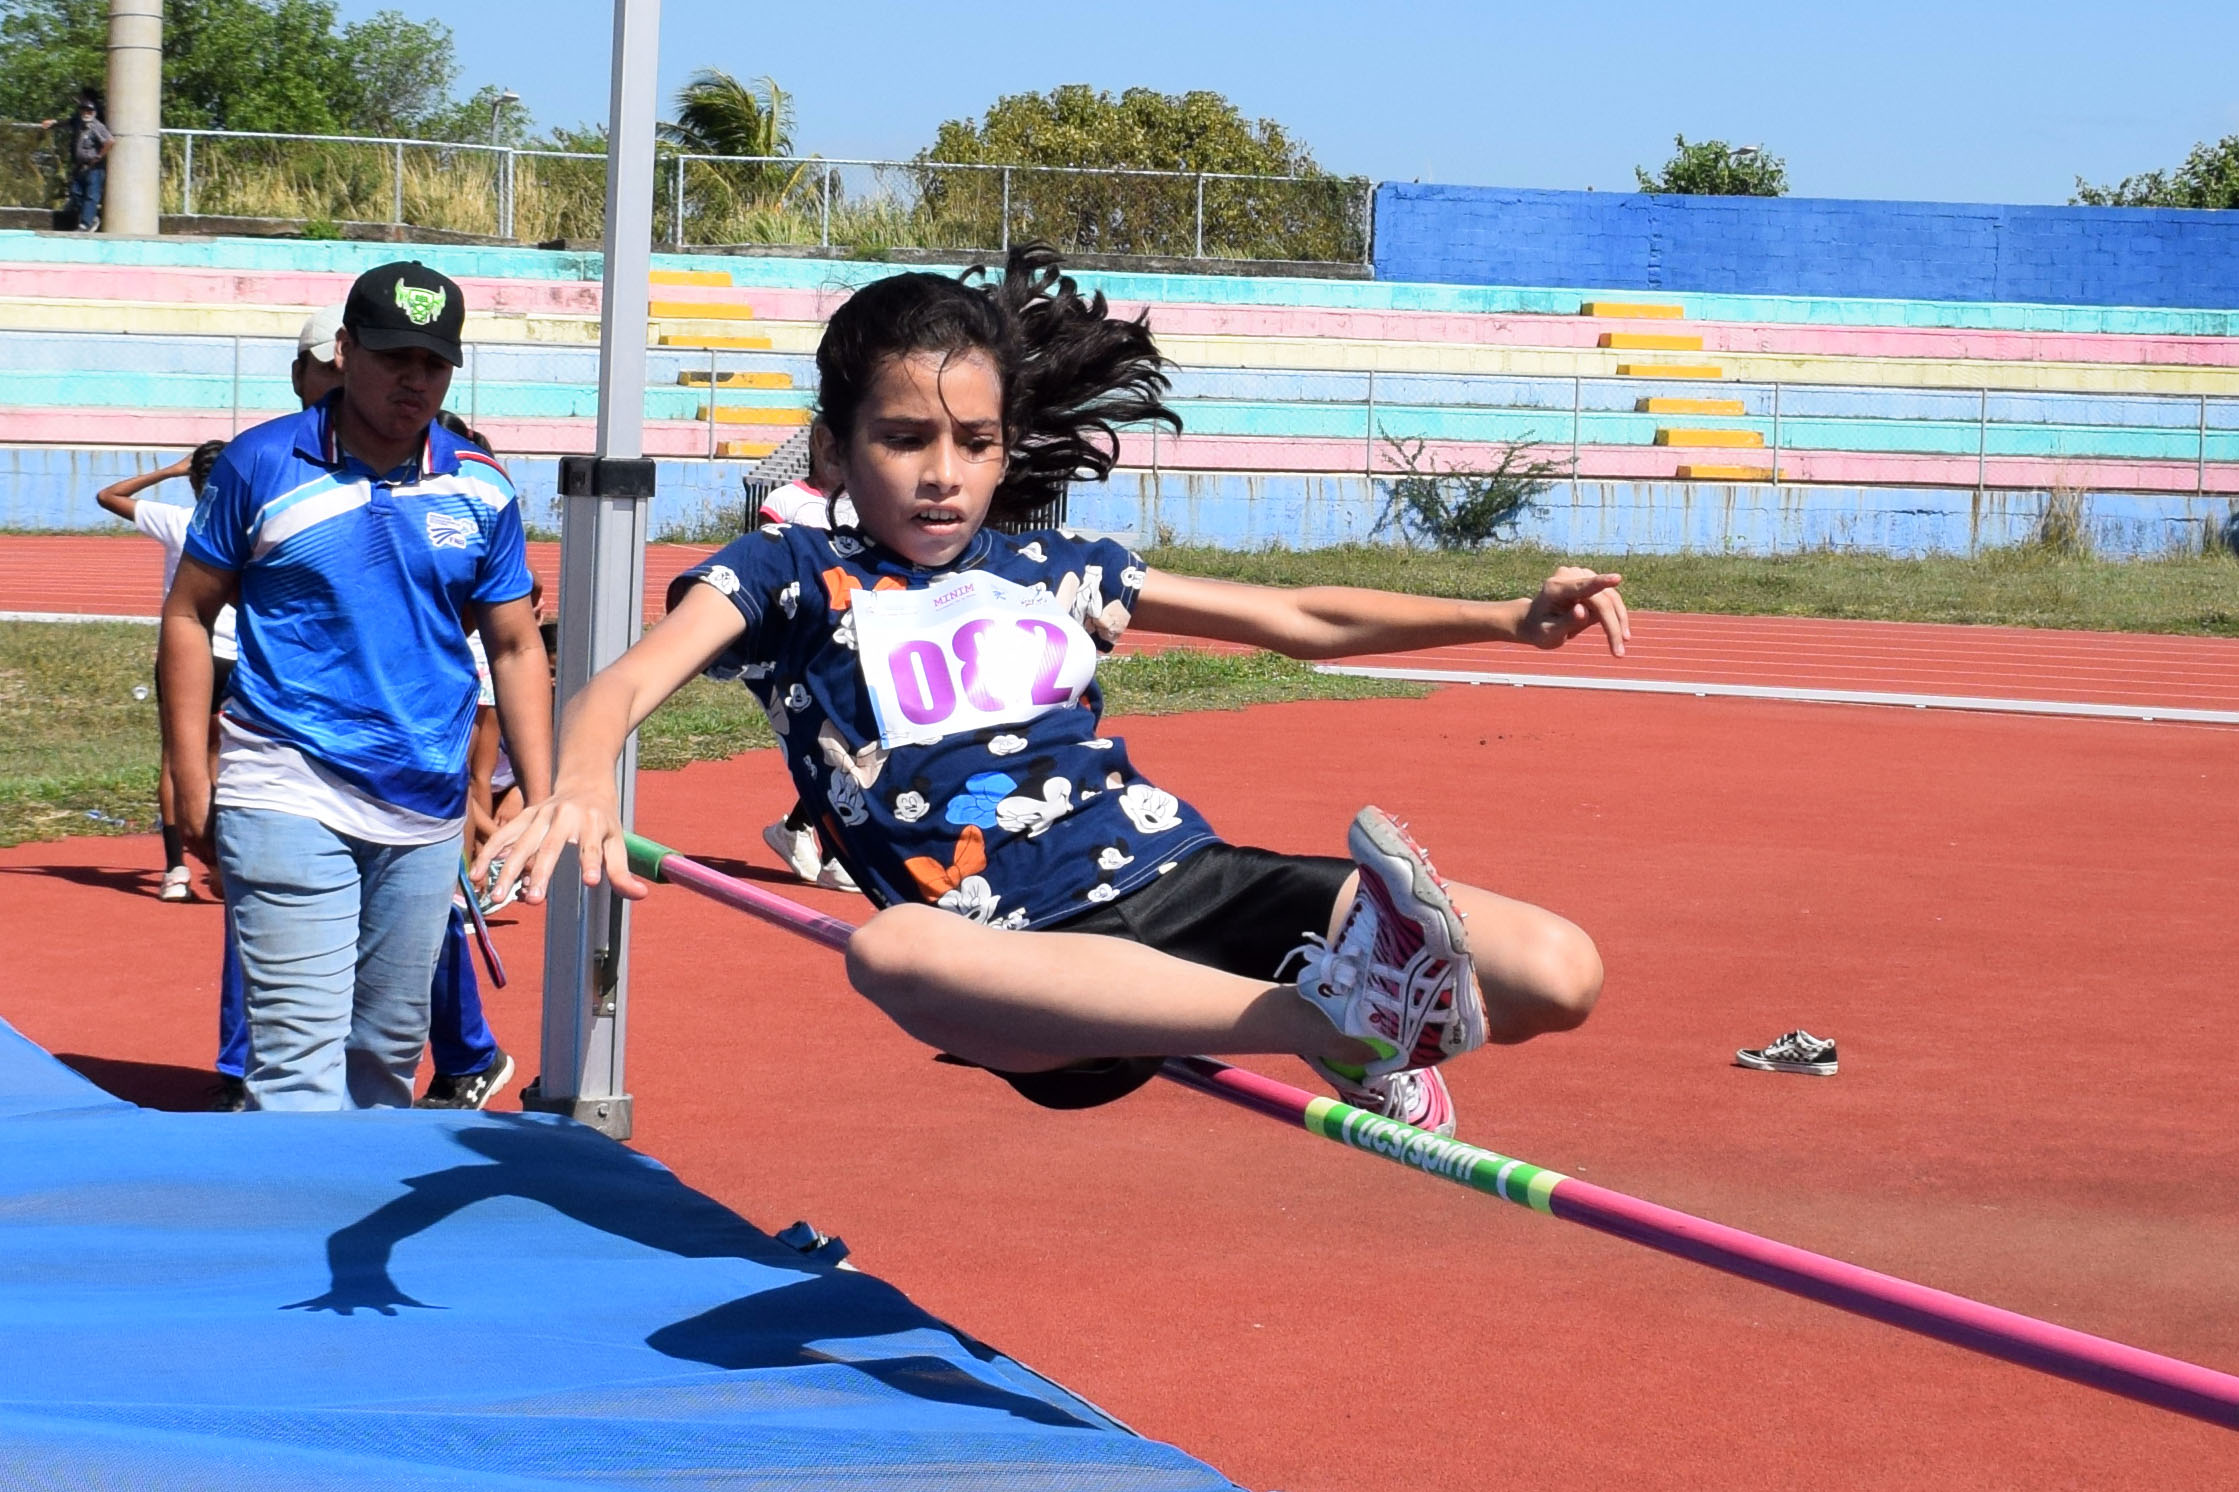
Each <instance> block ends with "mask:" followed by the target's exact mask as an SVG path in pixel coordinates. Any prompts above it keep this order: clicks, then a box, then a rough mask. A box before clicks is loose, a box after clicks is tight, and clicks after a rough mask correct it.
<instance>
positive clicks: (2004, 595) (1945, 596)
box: [1145, 545, 2239, 637]
mask: <svg viewBox="0 0 2239 1492" xmlns="http://www.w3.org/2000/svg"><path fill="white" fill-rule="evenodd" d="M1145 557H1146V558H1147V559H1149V561H1150V562H1151V564H1152V565H1154V566H1156V567H1158V568H1160V569H1163V570H1171V571H1173V572H1175V573H1176V574H1182V575H1208V576H1214V577H1218V578H1221V579H1226V580H1248V581H1256V582H1260V583H1262V584H1267V585H1361V586H1372V587H1375V588H1377V589H1380V590H1395V591H1411V592H1415V593H1417V594H1421V595H1432V596H1456V597H1464V598H1469V599H1476V600H1496V599H1502V598H1506V597H1511V596H1522V595H1529V594H1530V593H1531V592H1533V591H1534V590H1536V589H1538V587H1539V583H1540V581H1541V580H1543V579H1545V578H1546V577H1547V575H1548V573H1549V572H1550V571H1551V570H1553V569H1554V567H1555V566H1556V565H1559V564H1572V565H1594V566H1596V567H1599V568H1602V569H1608V570H1616V571H1620V572H1622V573H1623V575H1624V577H1625V596H1626V599H1627V600H1628V601H1629V602H1630V603H1631V604H1632V605H1633V606H1634V607H1636V608H1638V609H1640V610H1645V611H1707V612H1722V613H1726V614H1729V615H1741V616H1812V617H1854V618H1864V619H1871V620H1876V621H1895V622H1962V623H1976V624H1981V625H1999V626H2010V627H2067V628H2075V629H2079V630H2083V631H2091V632H2170V633H2183V634H2191V635H2196V636H2211V637H2239V560H2235V559H2234V558H2233V556H2231V555H2230V554H2228V553H2217V554H2201V555H2182V556H2172V557H2170V558H2167V559H2157V560H2097V559H2091V558H2088V557H2083V556H2078V555H2073V554H2064V553H2061V552H2060V551H2059V550H2058V549H2056V548H2054V547H2052V546H2049V545H2026V546H2018V547H2015V548H2011V549H1997V550H1991V551H1989V552H1987V553H1985V554H1983V555H1982V556H1980V557H1977V558H1972V559H1970V558H1963V557H1958V556H1950V557H1936V558H1930V559H1917V560H1912V559H1891V558H1888V557H1886V556H1881V555H1870V554H1843V553H1836V552H1833V551H1824V552H1815V553H1807V554H1796V555H1780V556H1768V557H1763V558H1757V557H1750V556H1742V555H1715V554H1631V555H1576V554H1558V553H1556V552H1555V551H1553V550H1548V549H1541V548H1539V547H1537V546H1533V545H1516V546H1507V547H1502V548H1498V549H1484V550H1479V551H1477V552H1475V553H1470V554H1450V553H1442V552H1439V551H1436V550H1422V549H1400V548H1390V547H1385V546H1381V545H1348V546H1344V547H1341V548H1334V549H1313V550H1286V549H1272V550H1260V551H1254V552H1238V551H1234V550H1222V549H1200V548H1185V547H1179V546H1172V547H1165V548H1158V549H1152V550H1148V551H1146V553H1145Z"/></svg>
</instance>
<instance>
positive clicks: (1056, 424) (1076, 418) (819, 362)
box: [816, 243, 1182, 522]
mask: <svg viewBox="0 0 2239 1492" xmlns="http://www.w3.org/2000/svg"><path fill="white" fill-rule="evenodd" d="M1059 264H1060V260H1059V258H1058V254H1057V251H1056V250H1055V249H1053V248H1051V247H1050V246H1049V245H1047V244H1040V243H1034V244H1023V245H1020V246H1019V247H1017V248H1014V249H1012V250H1011V252H1010V259H1009V262H1008V263H1007V264H1005V266H1004V268H1003V278H1002V279H1001V280H994V279H991V278H990V277H989V276H988V272H987V267H986V266H985V265H974V266H973V267H972V268H971V269H968V270H966V271H965V272H964V274H963V275H962V276H960V277H958V278H956V279H950V278H949V277H948V276H946V275H935V274H924V273H917V274H902V275H893V276H890V277H889V278H887V279H883V280H876V281H873V282H872V283H871V284H869V285H866V286H864V287H863V288H862V289H861V290H858V291H856V292H855V294H854V295H853V296H851V297H850V298H849V299H848V301H847V303H846V304H845V305H843V306H841V307H840V308H839V310H837V311H835V312H833V313H832V319H831V322H830V323H829V324H828V325H827V326H826V327H825V328H824V340H823V341H822V342H820V343H818V344H817V348H816V375H817V396H816V401H817V402H816V414H817V418H818V420H820V421H821V422H822V423H823V424H824V425H825V426H826V427H827V428H829V429H830V430H831V432H832V435H833V437H834V438H835V439H836V440H838V441H839V443H840V444H841V445H842V446H843V447H844V446H845V445H846V444H847V443H848V442H849V440H850V439H852V438H853V436H854V434H855V421H856V416H857V414H858V413H859V412H860V410H861V409H862V405H863V400H864V398H865V397H866V396H867V395H868V394H869V393H870V390H871V382H872V380H873V379H874V378H876V377H877V376H878V370H879V367H880V365H881V364H883V363H885V362H886V361H887V360H888V359H891V358H901V357H908V356H910V355H912V354H913V353H920V352H935V353H940V354H941V355H942V356H944V357H956V356H959V355H961V354H964V353H969V352H984V353H986V354H987V355H988V357H990V358H991V359H993V361H994V363H995V368H996V372H997V373H998V374H999V375H1000V376H1001V378H1002V380H1003V444H1004V452H1005V456H1006V458H1007V463H1008V464H1007V466H1006V468H1005V470H1004V473H1003V481H1002V483H1001V485H1000V486H998V487H997V488H996V489H995V499H994V501H993V503H992V504H990V506H989V509H988V516H989V517H990V518H992V519H997V520H1001V521H1005V522H1016V521H1019V520H1031V519H1033V518H1035V517H1037V516H1039V515H1040V514H1042V513H1043V512H1045V511H1047V510H1048V508H1049V507H1050V505H1051V504H1052V503H1054V502H1056V501H1057V500H1058V499H1059V498H1060V497H1063V496H1064V495H1065V488H1066V485H1067V484H1068V483H1070V482H1074V481H1102V480H1103V479H1104V478H1105V477H1107V476H1109V475H1110V474H1111V470H1112V467H1113V466H1114V465H1116V464H1117V463H1118V461H1119V427H1120V426H1122V425H1133V424H1141V423H1144V422H1147V421H1156V422H1158V423H1160V424H1163V425H1166V426H1168V427H1169V428H1171V429H1173V430H1174V431H1176V432H1177V433H1178V432H1179V431H1180V430H1181V428H1182V417H1181V416H1180V415H1178V414H1176V413H1175V412H1174V411H1173V410H1172V409H1169V408H1168V407H1167V405H1166V401H1165V397H1164V396H1165V393H1166V391H1167V389H1168V388H1169V387H1171V385H1170V383H1169V382H1168V379H1167V377H1166V371H1165V370H1166V366H1167V363H1166V359H1165V358H1164V357H1162V356H1161V355H1160V354H1159V350H1158V347H1157V346H1156V344H1154V343H1153V342H1152V341H1151V331H1150V326H1149V323H1148V320H1147V318H1146V317H1137V318H1136V319H1135V320H1133V321H1125V320H1122V319H1120V318H1119V317H1117V316H1114V315H1112V314H1111V312H1110V311H1109V310H1108V309H1107V307H1106V306H1105V303H1104V293H1103V292H1102V291H1098V292H1097V293H1096V294H1094V295H1093V296H1090V297H1089V298H1088V299H1086V300H1084V299H1082V298H1081V293H1080V288H1079V287H1078V286H1077V285H1075V284H1074V282H1073V280H1072V278H1071V277H1070V276H1067V275H1064V274H1062V273H1060V272H1059Z"/></svg>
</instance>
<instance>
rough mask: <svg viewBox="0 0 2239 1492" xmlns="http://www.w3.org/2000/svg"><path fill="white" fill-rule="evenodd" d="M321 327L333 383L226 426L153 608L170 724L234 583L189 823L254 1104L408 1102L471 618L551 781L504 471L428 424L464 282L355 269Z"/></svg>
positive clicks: (459, 748) (184, 806) (181, 722)
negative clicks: (293, 406)
mask: <svg viewBox="0 0 2239 1492" xmlns="http://www.w3.org/2000/svg"><path fill="white" fill-rule="evenodd" d="M345 306H346V310H345V312H344V315H343V318H342V329H341V330H340V332H338V333H337V334H336V338H335V365H336V367H337V368H338V369H339V370H340V372H341V375H342V384H341V387H340V388H339V389H337V390H336V391H334V392H333V393H330V394H328V395H327V396H326V397H325V398H324V399H322V400H320V401H319V402H318V403H317V404H314V405H313V406H312V407H311V408H309V409H307V410H305V411H303V412H302V413H301V414H297V415H289V416H286V417H284V418H282V419H278V420H272V421H269V422H267V423H265V424H262V425H258V426H256V427H255V428H253V429H251V430H248V431H245V432H243V433H242V434H240V435H238V436H236V437H235V438H234V440H233V442H232V444H231V445H230V446H229V447H228V448H227V450H226V453H225V455H224V456H223V457H222V458H221V459H220V460H219V462H218V466H217V469H216V471H215V472H214V473H213V474H212V476H211V478H210V482H209V484H208V486H207V487H206V488H205V489H204V493H203V499H202V503H201V506H200V507H199V508H198V509H197V510H196V513H195V519H194V524H193V526H192V528H191V530H190V532H189V533H188V536H187V543H186V551H185V558H184V559H183V560H182V561H181V563H180V566H179V576H178V579H177V581H176V582H174V584H173V586H172V590H171V596H170V599H169V601H168V602H167V603H166V605H165V609H164V630H163V655H162V658H163V661H162V667H163V678H164V687H165V690H166V695H167V699H166V704H165V713H164V721H165V730H166V733H167V734H168V735H171V736H173V737H183V736H184V735H185V734H186V733H187V732H188V730H189V728H190V726H191V723H192V721H193V720H194V719H195V718H196V712H197V711H204V712H206V711H207V708H208V694H207V691H208V687H209V670H208V668H207V667H206V666H205V664H204V662H203V661H202V659H203V658H204V657H205V656H206V648H205V647H204V646H203V643H202V641H201V637H202V636H203V635H204V634H205V633H206V630H207V628H208V627H209V625H210V622H211V619H212V618H214V617H215V616H216V614H217V611H218V609H219V608H220V607H221V606H222V605H223V604H224V603H225V602H226V601H228V600H231V599H234V598H236V597H238V601H239V606H240V647H241V659H240V665H239V667H238V668H237V669H236V670H235V673H234V679H233V695H232V698H231V699H230V700H229V701H228V702H227V705H226V710H225V718H224V721H223V723H222V729H223V745H222V746H221V748H220V752H219V766H218V773H217V781H216V785H215V792H214V793H213V791H212V786H211V783H210V781H209V778H208V776H207V775H206V774H205V773H204V772H202V771H201V770H200V767H201V763H199V762H197V763H195V764H194V766H195V770H194V771H193V772H192V777H193V780H191V781H190V780H188V779H189V773H188V771H187V770H186V769H182V770H181V773H180V780H179V784H178V786H179V813H180V818H181V826H182V828H184V829H185V830H186V831H187V835H188V837H189V838H190V839H193V840H207V839H208V838H210V837H211V836H212V835H213V832H214V837H215V841H216V847H217V851H218V859H219V864H220V866H221V867H222V869H223V870H224V873H225V883H226V896H227V903H228V906H229V907H230V908H231V911H232V915H233V928H234V934H235V938H236V942H237V948H238V952H239V955H240V959H241V966H242V974H243V978H244V981H245V984H246V992H247V1002H248V1014H249V1028H250V1052H251V1065H250V1068H249V1073H248V1080H247V1089H248V1101H249V1105H250V1107H252V1108H258V1109H336V1108H346V1107H359V1108H370V1107H385V1106H401V1105H404V1104H409V1103H411V1102H412V1077H413V1072H414V1069H415V1068H416V1067H417V1065H418V1062H419V1057H420V1052H421V1048H422V1047H423V1045H424V1044H425V1043H426V1041H427V1037H428V988H429V983H430V980H431V978H432V977H433V974H434V971H435V967H436V962H437V959H438V956H439V954H440V953H441V950H442V947H443V943H444V934H445V928H446V925H447V923H448V920H449V915H450V908H451V889H452V886H453V885H454V884H455V883H456V881H457V879H458V868H459V851H460V830H461V828H462V826H463V824H464V822H465V817H466V754H467V741H468V737H469V734H470V733H471V730H472V727H473V718H474V700H475V680H474V667H473V661H472V656H471V654H470V652H469V650H468V648H467V645H466V620H465V618H466V614H467V612H468V610H469V608H472V609H473V610H474V612H475V614H476V615H477V617H478V618H479V622H480V626H481V631H482V635H483V639H484V641H485V643H486V644H487V646H488V649H489V655H490V668H491V675H492V679H493V681H494V684H495V689H496V698H497V708H498V712H499V715H500V717H501V718H502V719H503V720H504V723H505V729H506V734H507V736H508V737H509V738H510V739H511V740H512V742H513V745H514V755H515V759H516V761H517V762H518V764H519V767H520V772H521V780H522V782H523V783H524V784H525V785H526V789H527V792H528V795H529V797H530V800H531V802H532V803H533V802H535V801H538V800H540V799H542V798H543V797H544V796H545V794H546V793H547V792H548V791H549V788H550V785H551V780H552V777H551V729H552V725H551V709H552V705H551V683H550V676H549V673H548V671H547V668H546V665H545V661H544V648H543V644H542V641H541V640H540V638H539V637H538V634H537V626H536V617H535V614H534V612H533V611H532V610H531V609H530V605H529V599H528V592H529V582H528V566H527V563H526V557H525V549H524V537H523V531H522V527H521V514H520V508H519V505H518V504H517V502H516V501H515V497H514V492H513V486H512V483H511V481H510V480H509V479H508V478H507V476H506V474H505V471H504V469H503V468H502V467H500V466H499V465H498V464H497V463H496V462H495V461H494V460H492V459H490V458H489V457H487V456H485V455H484V454H483V453H482V452H480V451H478V450H476V449H475V448H473V447H472V446H471V445H469V444H468V443H467V442H465V441H462V440H461V439H459V438H458V437H457V436H455V435H453V434H451V433H450V432H449V431H447V430H444V429H442V428H440V427H438V426H435V424H434V420H435V415H436V412H437V410H439V409H440V408H441V407H442V404H443V399H444V395H445V394H447V393H448V392H449V390H450V385H451V372H452V370H453V369H454V368H456V367H458V366H459V364H460V363H461V362H462V361H463V352H462V349H461V347H460V341H459V334H460V332H461V330H462V328H463V326H464V322H465V310H466V308H465V306H464V304H463V302H462V299H461V295H460V291H459V287H458V286H457V285H455V284H454V283H452V282H451V281H450V280H449V279H447V278H445V277H444V276H442V275H440V274H437V273H436V272H434V271H433V270H430V269H428V268H426V267H425V266H424V265H421V264H418V263H395V264H385V265H382V266H380V267H379V268H376V269H372V270H368V271H367V272H366V273H365V274H364V275H361V276H360V277H359V278H358V281H357V283H356V284H355V285H353V286H352V287H351V290H350V295H349V297H348V299H347V301H346V302H345Z"/></svg>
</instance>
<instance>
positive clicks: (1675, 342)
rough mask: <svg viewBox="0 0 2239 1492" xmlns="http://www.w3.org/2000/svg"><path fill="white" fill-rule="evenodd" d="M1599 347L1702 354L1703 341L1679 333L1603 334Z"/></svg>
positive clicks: (1696, 337) (1697, 337) (1692, 335)
mask: <svg viewBox="0 0 2239 1492" xmlns="http://www.w3.org/2000/svg"><path fill="white" fill-rule="evenodd" d="M1598 345H1599V346H1602V347H1622V348H1625V349H1627V350H1628V351H1632V352H1700V351H1702V350H1703V339H1702V338H1701V337H1699V336H1696V335H1694V334H1692V333H1689V334H1686V335H1682V334H1680V333H1678V332H1603V333H1602V334H1601V339H1600V342H1599V343H1598Z"/></svg>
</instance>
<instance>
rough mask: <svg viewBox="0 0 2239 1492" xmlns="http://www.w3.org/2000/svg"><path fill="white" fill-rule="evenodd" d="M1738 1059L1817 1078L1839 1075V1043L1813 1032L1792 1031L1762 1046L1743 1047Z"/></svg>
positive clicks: (1744, 1063)
mask: <svg viewBox="0 0 2239 1492" xmlns="http://www.w3.org/2000/svg"><path fill="white" fill-rule="evenodd" d="M1734 1060H1735V1061H1736V1062H1739V1063H1740V1064H1741V1065H1742V1066H1744V1067H1754V1068H1757V1069H1758V1070H1759V1071H1761V1072H1801V1073H1807V1074H1809V1075H1810V1076H1812V1077H1815V1078H1831V1077H1833V1076H1834V1075H1835V1044H1834V1042H1832V1041H1822V1040H1821V1039H1820V1038H1819V1037H1817V1036H1814V1035H1812V1034H1811V1033H1810V1032H1809V1031H1791V1032H1789V1033H1788V1034H1787V1035H1786V1036H1783V1037H1781V1038H1780V1039H1779V1040H1777V1041H1768V1042H1766V1043H1765V1044H1764V1045H1763V1046H1759V1047H1746V1046H1745V1047H1743V1048H1742V1049H1741V1050H1740V1051H1738V1052H1736V1053H1734Z"/></svg>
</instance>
